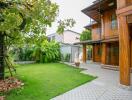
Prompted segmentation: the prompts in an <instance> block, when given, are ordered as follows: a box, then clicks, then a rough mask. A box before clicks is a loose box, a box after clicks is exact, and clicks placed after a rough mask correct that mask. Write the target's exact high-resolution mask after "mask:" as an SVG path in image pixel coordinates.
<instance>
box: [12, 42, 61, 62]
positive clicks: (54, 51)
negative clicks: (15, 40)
mask: <svg viewBox="0 0 132 100" xmlns="http://www.w3.org/2000/svg"><path fill="white" fill-rule="evenodd" d="M12 51H14V52H12V54H13V55H15V54H17V56H16V58H15V59H16V60H19V61H33V60H35V61H36V62H38V63H47V62H56V61H59V60H60V45H59V43H56V42H54V41H52V42H48V41H46V40H45V41H43V42H42V43H41V44H40V45H34V46H31V47H30V46H25V47H23V48H18V49H13V50H12ZM17 57H18V58H17Z"/></svg>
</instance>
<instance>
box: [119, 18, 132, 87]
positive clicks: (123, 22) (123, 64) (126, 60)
mask: <svg viewBox="0 0 132 100" xmlns="http://www.w3.org/2000/svg"><path fill="white" fill-rule="evenodd" d="M118 22H119V25H118V26H119V47H120V49H119V50H120V51H119V65H120V83H121V84H122V85H126V86H130V34H129V30H128V23H127V18H126V16H118Z"/></svg>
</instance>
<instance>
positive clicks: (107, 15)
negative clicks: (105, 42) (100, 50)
mask: <svg viewBox="0 0 132 100" xmlns="http://www.w3.org/2000/svg"><path fill="white" fill-rule="evenodd" d="M113 14H115V16H116V13H115V9H113V10H109V11H107V12H104V13H103V16H102V18H103V23H102V24H103V25H102V26H103V28H104V29H103V30H104V31H103V32H104V33H102V34H103V36H102V37H103V38H108V37H109V38H112V37H113V36H115V35H117V36H118V28H117V27H116V28H115V29H112V15H113Z"/></svg>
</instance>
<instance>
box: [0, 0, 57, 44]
mask: <svg viewBox="0 0 132 100" xmlns="http://www.w3.org/2000/svg"><path fill="white" fill-rule="evenodd" d="M57 15H58V5H57V4H56V3H51V2H50V0H1V1H0V32H2V33H4V34H6V35H7V42H6V45H7V46H11V45H16V46H20V44H24V43H25V41H30V42H28V43H32V42H31V41H35V42H37V40H38V39H39V38H41V37H43V36H44V35H45V33H46V28H47V26H51V24H52V22H54V21H55V19H56V16H57Z"/></svg>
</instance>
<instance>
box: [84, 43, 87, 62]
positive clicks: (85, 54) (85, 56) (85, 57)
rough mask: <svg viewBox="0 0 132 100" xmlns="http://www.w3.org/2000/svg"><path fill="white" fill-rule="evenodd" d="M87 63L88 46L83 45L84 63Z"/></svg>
mask: <svg viewBox="0 0 132 100" xmlns="http://www.w3.org/2000/svg"><path fill="white" fill-rule="evenodd" d="M86 61H87V49H86V44H83V63H86Z"/></svg>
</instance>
